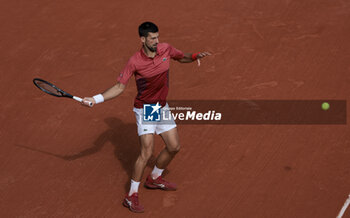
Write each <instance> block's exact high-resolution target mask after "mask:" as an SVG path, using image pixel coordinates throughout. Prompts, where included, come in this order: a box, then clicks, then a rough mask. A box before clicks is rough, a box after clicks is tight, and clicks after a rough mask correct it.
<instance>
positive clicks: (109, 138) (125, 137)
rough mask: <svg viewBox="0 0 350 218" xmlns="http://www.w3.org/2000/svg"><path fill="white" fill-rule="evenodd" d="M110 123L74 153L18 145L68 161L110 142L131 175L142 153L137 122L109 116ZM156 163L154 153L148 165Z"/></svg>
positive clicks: (86, 154) (107, 122) (84, 155)
mask: <svg viewBox="0 0 350 218" xmlns="http://www.w3.org/2000/svg"><path fill="white" fill-rule="evenodd" d="M104 121H105V122H106V124H107V125H108V129H107V130H106V131H104V132H103V133H101V134H100V136H99V137H98V138H97V139H96V140H95V141H94V143H93V146H91V147H89V148H87V149H85V150H82V151H80V152H78V153H76V154H72V155H58V154H53V153H50V152H46V151H42V150H38V149H34V148H30V147H27V146H23V145H17V146H19V147H22V148H26V149H29V150H32V151H37V152H40V153H44V154H47V155H51V156H54V157H56V158H60V159H63V160H67V161H74V160H76V159H79V158H83V157H86V156H89V155H93V154H96V153H97V152H99V151H101V149H102V148H103V147H104V146H105V145H106V144H107V143H108V142H110V143H111V144H112V145H113V146H114V147H115V149H114V156H115V157H116V158H117V159H118V160H119V162H120V164H121V166H122V167H123V168H124V170H125V171H126V172H127V174H128V175H129V178H130V177H131V173H132V169H133V167H134V164H135V161H136V158H137V157H138V155H139V154H140V144H139V139H138V138H139V137H138V136H137V127H136V124H132V123H124V122H122V121H121V120H120V119H118V118H115V117H109V118H106V119H105V120H104ZM154 164H155V156H154V155H152V157H151V158H150V160H149V161H148V164H147V166H148V167H153V166H154ZM129 184H130V181H129V180H128V181H127V183H126V184H125V189H126V191H127V190H128V188H129Z"/></svg>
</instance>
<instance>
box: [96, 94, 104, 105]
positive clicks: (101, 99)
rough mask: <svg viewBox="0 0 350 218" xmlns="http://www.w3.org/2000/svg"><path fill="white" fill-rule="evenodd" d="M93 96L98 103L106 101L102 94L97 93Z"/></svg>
mask: <svg viewBox="0 0 350 218" xmlns="http://www.w3.org/2000/svg"><path fill="white" fill-rule="evenodd" d="M93 98H94V100H95V103H96V104H99V103H102V102H104V101H105V99H104V98H103V95H102V94H98V95H95V96H94V97H93Z"/></svg>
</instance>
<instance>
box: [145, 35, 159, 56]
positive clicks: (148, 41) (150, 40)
mask: <svg viewBox="0 0 350 218" xmlns="http://www.w3.org/2000/svg"><path fill="white" fill-rule="evenodd" d="M143 38H144V40H142V42H143V44H144V46H146V47H147V48H148V49H149V50H150V51H151V52H156V51H157V45H158V43H159V33H148V36H147V37H146V38H145V37H143Z"/></svg>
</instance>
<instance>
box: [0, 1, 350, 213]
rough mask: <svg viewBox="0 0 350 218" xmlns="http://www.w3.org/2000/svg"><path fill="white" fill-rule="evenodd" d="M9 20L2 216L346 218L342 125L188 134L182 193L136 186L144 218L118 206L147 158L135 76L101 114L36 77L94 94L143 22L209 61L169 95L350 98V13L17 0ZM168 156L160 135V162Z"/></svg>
mask: <svg viewBox="0 0 350 218" xmlns="http://www.w3.org/2000/svg"><path fill="white" fill-rule="evenodd" d="M0 10H1V13H0V21H1V26H0V31H1V37H0V48H1V52H0V60H1V65H0V82H1V85H0V90H1V97H2V103H1V106H0V112H1V113H0V123H1V127H0V137H1V142H0V143H1V146H0V217H4V218H5V217H6V218H7V217H131V216H135V217H137V216H138V217H308V218H309V217H317V218H321V217H336V216H337V214H338V212H339V211H340V209H341V207H342V205H343V203H344V201H345V200H346V198H347V196H348V194H349V192H350V183H349V181H350V174H349V173H350V167H349V160H350V158H349V157H350V129H349V127H348V125H179V127H178V130H179V134H180V141H181V145H182V150H181V151H180V153H179V154H178V155H177V156H176V158H175V159H174V161H173V162H172V163H171V165H170V166H169V168H168V170H167V171H166V176H165V177H166V178H167V179H168V180H171V181H173V182H176V183H177V184H178V186H179V190H178V191H176V192H162V191H158V190H155V191H154V190H146V189H145V188H144V187H140V190H139V193H140V201H141V203H142V204H143V205H144V206H145V209H146V211H145V213H144V214H142V215H138V214H133V213H131V212H130V211H129V210H127V209H126V208H124V207H123V206H122V204H121V202H122V200H123V197H124V195H125V193H126V191H127V190H128V186H129V179H130V174H131V170H132V166H133V163H134V161H135V159H136V157H137V155H138V153H139V145H138V138H137V133H136V124H135V117H134V114H133V112H132V107H133V99H134V97H135V95H136V86H135V82H134V79H133V78H132V79H131V80H130V82H129V84H128V87H127V89H126V91H125V92H124V93H123V95H122V96H120V97H118V98H117V99H115V100H114V101H110V102H106V103H104V104H101V105H97V106H96V107H94V108H92V109H90V108H87V107H82V106H80V105H79V103H77V102H76V101H73V100H69V99H58V98H55V97H52V96H49V95H46V94H44V93H43V92H40V91H39V90H38V89H37V88H36V87H35V86H34V85H33V84H32V79H33V78H34V77H40V78H44V79H47V80H49V81H51V82H53V83H55V84H57V85H58V86H59V87H62V88H63V89H65V90H67V91H68V92H70V93H72V94H75V95H78V96H92V95H95V94H97V93H100V92H102V91H104V90H105V89H106V88H108V87H110V86H112V85H113V84H115V82H116V78H117V76H118V75H119V72H120V71H121V69H122V68H123V67H124V65H125V63H126V61H127V60H128V58H129V57H130V56H131V55H132V54H133V53H134V52H136V51H137V50H138V49H139V48H140V42H139V38H138V35H137V27H138V25H139V24H140V23H141V22H143V21H146V20H150V21H153V22H155V23H156V24H157V25H158V26H159V28H160V40H161V41H163V42H168V43H170V44H172V45H173V46H174V47H176V48H178V49H180V50H183V51H185V52H196V51H210V52H212V53H213V54H214V55H213V56H211V57H208V58H206V59H205V60H203V61H202V65H201V66H200V67H197V65H196V64H195V63H193V64H187V65H186V64H180V63H177V62H172V64H171V69H170V93H169V99H175V100H186V99H187V100H189V99H197V100H203V99H204V100H205V99H207V100H208V99H222V100H230V99H233V100H237V99H270V100H274V99H296V100H298V99H300V100H308V99H310V100H312V99H329V100H332V99H333V100H347V101H349V100H350V98H349V96H350V91H349V90H350V85H349V83H350V64H349V63H350V62H349V59H350V42H349V39H350V29H349V26H350V2H349V1H346V0H283V1H280V0H266V1H259V0H233V1H229V0H218V1H199V0H192V1H134V0H129V1H114V0H113V1H112V0H108V1H97V0H88V1H81V0H70V1H66V0H64V1H44V0H42V1H39V0H32V1H24V0H19V1H6V2H5V1H3V2H2V4H1V9H0ZM348 108H349V104H348ZM234 109H235V108H232V110H234ZM347 111H348V112H349V110H347ZM162 147H163V143H162V141H161V139H160V138H159V137H156V149H155V155H156V154H157V152H159V151H160V149H161V148H162ZM153 162H154V160H153ZM151 167H153V166H152V161H150V164H149V166H148V167H147V169H146V172H145V175H144V178H145V176H146V175H147V174H148V173H149V172H150V171H151ZM344 217H350V211H347V212H346V213H345V215H344Z"/></svg>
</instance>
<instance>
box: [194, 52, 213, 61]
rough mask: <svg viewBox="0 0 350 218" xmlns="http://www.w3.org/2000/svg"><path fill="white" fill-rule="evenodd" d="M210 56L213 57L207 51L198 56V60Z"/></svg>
mask: <svg viewBox="0 0 350 218" xmlns="http://www.w3.org/2000/svg"><path fill="white" fill-rule="evenodd" d="M210 55H211V53H210V52H207V51H205V52H201V53H199V54H198V55H197V59H200V58H204V57H206V56H210Z"/></svg>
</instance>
